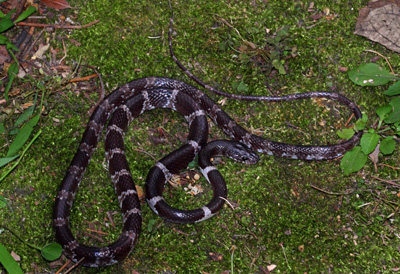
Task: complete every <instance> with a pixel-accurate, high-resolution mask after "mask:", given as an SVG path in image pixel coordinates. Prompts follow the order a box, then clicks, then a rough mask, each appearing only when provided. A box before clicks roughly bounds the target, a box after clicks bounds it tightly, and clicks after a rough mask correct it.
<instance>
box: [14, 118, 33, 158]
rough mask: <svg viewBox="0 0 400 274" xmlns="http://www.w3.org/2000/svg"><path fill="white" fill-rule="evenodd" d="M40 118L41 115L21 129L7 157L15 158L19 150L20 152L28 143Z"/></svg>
mask: <svg viewBox="0 0 400 274" xmlns="http://www.w3.org/2000/svg"><path fill="white" fill-rule="evenodd" d="M39 118H40V115H39V114H37V115H36V116H34V117H33V118H32V119H31V120H29V122H28V123H26V124H25V125H24V126H23V127H22V128H21V130H20V131H19V132H18V134H17V136H15V139H14V141H13V142H12V143H11V145H10V148H9V150H8V152H7V156H6V157H12V156H14V155H15V154H16V153H17V152H18V150H20V148H22V147H23V146H24V145H25V143H26V141H28V139H29V136H30V135H31V133H32V131H33V127H34V126H35V125H36V124H37V123H38V122H39Z"/></svg>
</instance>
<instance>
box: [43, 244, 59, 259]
mask: <svg viewBox="0 0 400 274" xmlns="http://www.w3.org/2000/svg"><path fill="white" fill-rule="evenodd" d="M41 253H42V256H43V258H45V259H46V260H48V261H54V260H57V259H58V258H60V256H61V253H62V246H61V245H60V244H59V243H49V244H47V245H45V246H44V247H43V248H42V251H41Z"/></svg>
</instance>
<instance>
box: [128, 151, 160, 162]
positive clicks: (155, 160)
mask: <svg viewBox="0 0 400 274" xmlns="http://www.w3.org/2000/svg"><path fill="white" fill-rule="evenodd" d="M133 150H134V151H138V152H141V153H144V154H146V155H148V156H150V157H151V158H152V159H153V160H154V162H157V159H156V157H154V156H153V155H151V154H150V153H149V152H147V151H145V150H143V149H140V148H134V149H133Z"/></svg>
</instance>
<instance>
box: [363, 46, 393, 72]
mask: <svg viewBox="0 0 400 274" xmlns="http://www.w3.org/2000/svg"><path fill="white" fill-rule="evenodd" d="M364 51H368V52H372V53H375V54H378V55H379V56H380V57H382V58H384V59H385V60H386V63H387V64H388V65H389V68H390V70H391V71H392V74H393V75H394V71H393V69H392V66H391V65H390V63H389V60H388V59H387V58H386V56H383V55H382V54H380V53H379V52H377V51H374V50H372V49H366V50H364Z"/></svg>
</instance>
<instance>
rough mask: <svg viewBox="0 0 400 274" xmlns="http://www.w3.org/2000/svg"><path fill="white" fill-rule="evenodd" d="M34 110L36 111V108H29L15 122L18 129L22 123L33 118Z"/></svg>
mask: <svg viewBox="0 0 400 274" xmlns="http://www.w3.org/2000/svg"><path fill="white" fill-rule="evenodd" d="M34 110H35V106H30V107H28V108H27V109H26V110H25V111H24V112H23V113H22V114H21V115H20V116H19V117H18V119H17V120H16V121H15V123H14V127H18V126H19V125H21V124H22V123H24V122H25V121H27V120H28V119H29V117H31V116H32V114H33V111H34Z"/></svg>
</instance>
